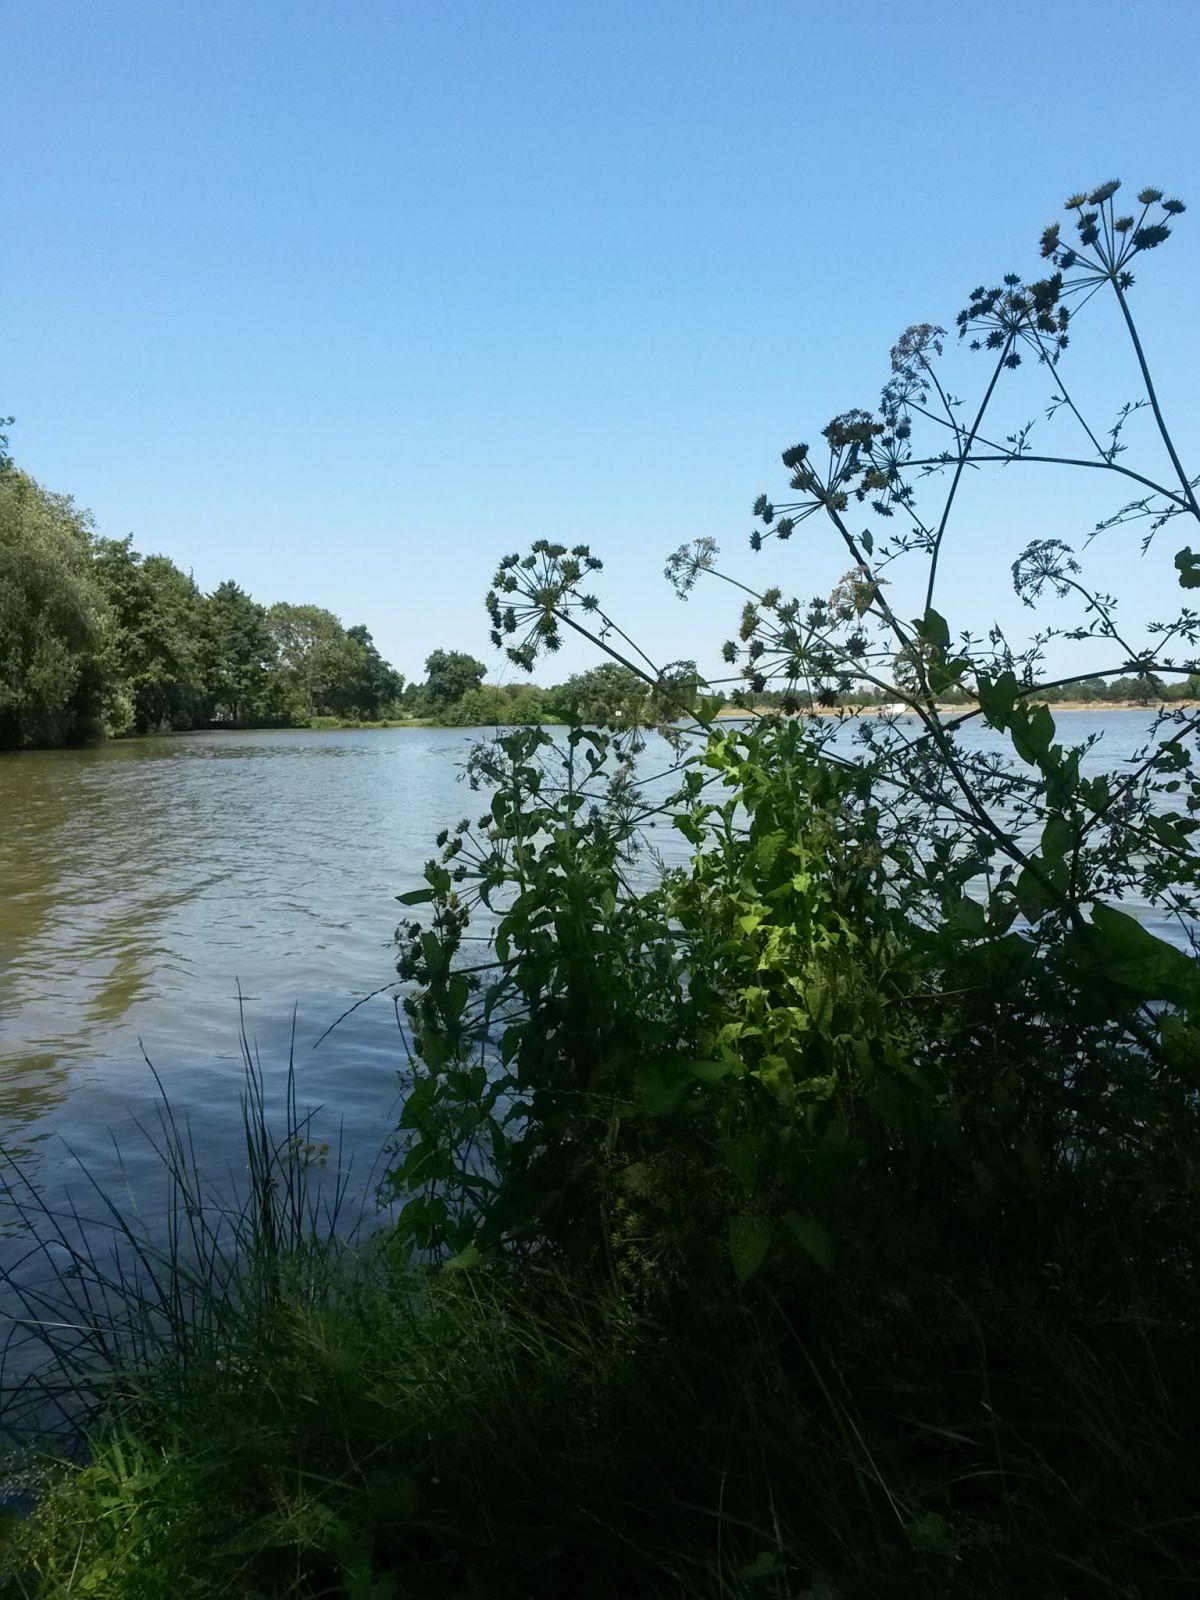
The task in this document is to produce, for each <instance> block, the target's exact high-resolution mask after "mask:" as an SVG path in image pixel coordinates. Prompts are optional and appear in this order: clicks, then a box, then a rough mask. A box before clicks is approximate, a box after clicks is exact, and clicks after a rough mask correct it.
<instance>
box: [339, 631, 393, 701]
mask: <svg viewBox="0 0 1200 1600" xmlns="http://www.w3.org/2000/svg"><path fill="white" fill-rule="evenodd" d="M346 637H347V639H350V640H352V641H353V642H354V643H355V644H356V645H357V646H358V647H359V649H360V651H361V652H362V654H361V659H360V664H359V668H358V686H357V694H358V699H357V701H356V704H357V705H358V707H359V708H360V710H361V711H362V713H363V715H364V716H366V717H370V718H376V717H380V716H382V715H383V714H384V712H386V711H387V710H388V708H389V707H390V706H392V705H394V704H395V702H396V701H397V700H399V698H400V696H401V695H402V694H403V693H404V677H403V674H401V673H399V672H397V671H396V669H395V667H393V666H392V665H391V663H390V662H387V661H385V660H384V659H383V657H382V656H381V655H380V653H379V651H378V650H377V649H376V647H375V641H374V640H373V639H372V637H371V634H370V631H369V630H368V628H367V626H366V624H365V623H362V622H360V623H357V624H356V625H355V626H354V627H353V628H347V629H346Z"/></svg>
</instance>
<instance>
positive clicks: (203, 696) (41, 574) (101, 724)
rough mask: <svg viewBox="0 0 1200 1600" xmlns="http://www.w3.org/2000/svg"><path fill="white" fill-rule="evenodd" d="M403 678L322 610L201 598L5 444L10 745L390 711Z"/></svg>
mask: <svg viewBox="0 0 1200 1600" xmlns="http://www.w3.org/2000/svg"><path fill="white" fill-rule="evenodd" d="M403 689H404V679H403V678H402V677H401V675H400V674H399V673H398V672H396V671H395V669H394V668H393V667H391V666H390V665H389V664H388V663H387V662H386V661H384V659H383V658H382V656H381V655H380V653H379V651H378V650H377V649H376V647H375V644H374V642H373V641H372V638H371V635H370V632H369V631H368V630H367V628H366V627H364V626H362V625H359V626H356V627H350V628H347V627H344V626H343V624H342V623H341V621H340V620H339V619H338V618H337V617H336V616H334V614H333V613H332V612H331V611H328V610H326V609H324V608H323V607H321V606H317V605H289V604H287V603H285V602H280V603H278V604H276V605H273V606H270V607H267V606H263V605H260V604H259V603H258V602H257V601H255V600H253V599H252V598H251V597H250V595H248V594H247V593H246V591H245V590H244V589H242V588H241V587H240V585H239V584H237V583H236V582H234V581H233V580H232V579H227V580H226V581H225V582H223V583H220V584H218V586H217V587H216V588H215V589H214V590H213V591H212V592H211V593H208V594H206V593H204V592H203V591H202V590H201V589H200V588H199V586H198V585H197V583H196V582H195V580H194V579H193V578H192V577H191V576H190V574H188V573H186V572H183V571H181V569H180V568H179V567H177V566H176V565H175V563H174V562H173V561H171V560H170V559H169V558H168V557H167V556H162V555H143V554H142V553H141V552H140V551H138V550H136V549H134V546H133V540H132V538H131V537H130V538H124V539H106V538H100V537H98V536H97V534H96V532H95V529H94V526H93V523H92V519H91V517H90V516H89V515H88V513H87V512H85V511H83V510H81V509H80V508H79V507H78V506H76V505H75V503H74V502H73V500H71V498H70V497H69V496H66V495H59V494H53V493H51V492H50V491H48V490H46V489H44V488H43V487H42V486H41V485H40V484H38V483H36V482H35V481H34V480H33V479H32V478H31V477H30V476H29V475H28V474H27V473H25V472H22V471H21V470H19V469H18V468H17V467H16V466H15V465H14V464H13V462H12V459H11V457H10V456H9V454H8V452H7V440H6V439H5V438H3V437H0V748H9V749H12V748H21V747H24V746H30V745H58V744H65V743H70V742H74V741H78V740H81V739H87V738H96V737H105V736H116V735H120V734H125V733H147V732H151V731H154V730H158V729H182V728H194V727H204V726H209V725H212V724H232V725H242V726H244V725H247V724H258V725H264V724H266V725H287V724H295V723H307V722H309V721H311V720H312V718H314V717H320V716H337V717H350V716H354V717H361V718H369V719H374V718H378V717H379V716H381V715H383V714H384V713H385V711H386V710H387V708H388V707H390V706H392V705H393V704H394V703H395V702H396V701H397V700H398V699H399V697H400V695H401V693H402V691H403Z"/></svg>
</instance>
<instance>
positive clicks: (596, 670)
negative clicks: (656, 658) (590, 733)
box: [554, 661, 649, 727]
mask: <svg viewBox="0 0 1200 1600" xmlns="http://www.w3.org/2000/svg"><path fill="white" fill-rule="evenodd" d="M648 700H649V687H648V685H647V684H646V682H645V680H644V679H642V678H639V677H638V675H637V674H636V673H635V672H633V671H631V670H630V668H628V667H623V666H620V665H619V664H618V663H617V662H615V661H602V662H601V663H600V664H599V665H598V666H595V667H590V668H589V669H588V670H587V671H586V672H576V673H573V674H572V676H571V677H569V678H568V679H567V681H566V682H565V683H563V684H559V685H558V687H557V688H556V689H555V690H554V703H555V706H556V707H557V709H558V710H559V712H560V713H561V714H562V715H563V716H574V717H577V718H578V719H579V721H581V722H587V723H596V724H600V725H603V726H606V727H616V726H621V725H625V726H629V725H633V724H637V723H640V722H641V721H642V720H643V719H644V717H645V713H646V707H647V703H648Z"/></svg>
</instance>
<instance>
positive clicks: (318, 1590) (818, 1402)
mask: <svg viewBox="0 0 1200 1600" xmlns="http://www.w3.org/2000/svg"><path fill="white" fill-rule="evenodd" d="M307 1282H308V1289H307V1292H306V1293H304V1294H295V1295H292V1296H289V1295H286V1294H285V1295H284V1296H282V1297H281V1298H280V1300H279V1301H278V1302H277V1304H276V1306H275V1307H274V1310H273V1314H272V1316H271V1319H270V1321H269V1323H266V1324H264V1323H262V1322H260V1321H258V1320H257V1319H255V1320H250V1319H247V1320H246V1321H245V1322H243V1323H241V1324H236V1323H235V1324H233V1325H231V1326H229V1327H227V1328H226V1329H225V1330H224V1332H223V1334H222V1338H221V1340H220V1343H219V1344H218V1346H216V1347H215V1348H214V1349H213V1351H212V1352H210V1353H209V1354H208V1355H206V1356H201V1357H200V1358H199V1359H196V1360H194V1361H192V1362H189V1363H188V1364H187V1365H182V1364H177V1363H176V1362H174V1361H173V1360H172V1359H171V1358H170V1354H169V1353H167V1359H166V1360H165V1361H163V1362H160V1364H159V1366H158V1369H157V1371H156V1372H155V1374H154V1375H153V1378H152V1379H150V1378H147V1379H144V1380H141V1381H136V1382H134V1383H128V1382H127V1383H126V1384H125V1385H124V1392H123V1393H122V1394H121V1395H120V1397H119V1398H114V1400H113V1401H112V1403H110V1406H109V1409H108V1411H107V1414H106V1415H105V1417H104V1419H103V1422H102V1423H101V1424H100V1425H98V1427H97V1428H96V1430H95V1432H94V1434H93V1446H92V1453H91V1458H90V1460H89V1462H88V1464H87V1465H85V1466H83V1467H80V1468H63V1469H60V1470H59V1472H58V1473H56V1474H55V1475H53V1476H52V1477H51V1479H50V1481H49V1487H48V1488H47V1490H46V1492H45V1494H44V1498H43V1500H42V1503H41V1506H40V1508H39V1510H38V1511H37V1513H36V1514H35V1516H34V1517H33V1519H32V1520H31V1521H30V1522H29V1523H28V1524H26V1525H25V1526H24V1527H22V1528H20V1529H18V1530H16V1532H15V1534H14V1535H10V1540H9V1543H8V1546H7V1550H8V1555H7V1567H8V1571H9V1573H10V1577H9V1580H8V1591H7V1592H8V1593H9V1594H11V1595H12V1596H14V1597H16V1596H30V1597H32V1596H35V1595H36V1596H39V1597H42V1600H59V1597H66V1596H68V1595H70V1596H75V1595H90V1596H99V1597H106V1600H107V1597H110V1596H111V1597H113V1600H118V1597H119V1600H127V1597H128V1600H142V1597H144V1600H158V1597H160V1596H162V1595H167V1594H169V1595H172V1596H196V1597H197V1600H201V1597H204V1600H207V1597H212V1596H217V1595H221V1596H226V1595H230V1596H232V1595H238V1596H247V1597H249V1596H255V1597H257V1596H264V1597H266V1596H270V1597H278V1596H285V1595H287V1596H306V1597H315V1596H318V1595H341V1596H345V1597H347V1600H366V1597H380V1596H387V1595H396V1596H399V1595H406V1596H413V1597H415V1600H421V1597H428V1600H456V1597H474V1596H488V1597H496V1600H504V1597H512V1600H518V1597H520V1600H537V1597H546V1600H550V1597H557V1596H561V1595H564V1594H569V1595H578V1596H581V1597H582V1596H616V1595H624V1594H629V1595H638V1596H641V1595H646V1596H649V1595H655V1596H673V1597H679V1600H684V1597H687V1596H695V1595H704V1596H714V1597H715V1596H717V1595H732V1596H737V1597H746V1600H751V1597H754V1596H764V1597H771V1596H778V1597H780V1600H782V1597H785V1596H786V1597H791V1596H794V1595H796V1594H798V1593H799V1594H803V1593H806V1592H812V1593H814V1594H820V1595H824V1596H826V1597H828V1600H835V1597H838V1596H841V1597H844V1600H858V1597H861V1600H874V1597H876V1596H878V1595H879V1594H880V1593H887V1594H895V1595H906V1594H911V1595H944V1594H955V1595H963V1596H981V1597H984V1596H986V1597H991V1600H1000V1597H1002V1596H1003V1597H1007V1596H1011V1595H1013V1594H1020V1593H1037V1594H1039V1595H1047V1596H1050V1595H1084V1594H1087V1595H1089V1596H1097V1595H1113V1596H1116V1595H1120V1596H1125V1597H1134V1596H1156V1595H1164V1594H1172V1593H1177V1594H1179V1595H1181V1596H1182V1595H1183V1594H1186V1593H1188V1592H1190V1584H1191V1581H1192V1576H1193V1573H1194V1566H1193V1565H1192V1563H1194V1560H1195V1559H1196V1556H1197V1555H1198V1554H1200V1524H1198V1519H1197V1513H1196V1508H1195V1503H1194V1489H1195V1464H1194V1461H1193V1459H1192V1452H1191V1442H1192V1439H1193V1438H1194V1427H1195V1423H1196V1420H1197V1418H1196V1416H1195V1405H1194V1396H1195V1394H1196V1392H1197V1381H1198V1379H1200V1373H1198V1372H1197V1369H1196V1355H1195V1348H1194V1345H1193V1344H1192V1342H1191V1341H1190V1340H1189V1339H1188V1338H1186V1337H1185V1336H1184V1334H1183V1332H1182V1331H1181V1330H1178V1329H1170V1328H1167V1327H1163V1326H1154V1327H1148V1326H1143V1325H1139V1324H1138V1323H1137V1322H1136V1321H1135V1320H1133V1319H1125V1318H1120V1317H1105V1316H1104V1315H1102V1314H1097V1313H1095V1312H1092V1313H1087V1314H1084V1315H1080V1313H1079V1312H1078V1310H1076V1311H1075V1312H1072V1311H1071V1310H1070V1309H1069V1308H1067V1307H1066V1306H1064V1307H1063V1308H1062V1309H1061V1311H1060V1312H1058V1313H1057V1314H1055V1313H1053V1312H1050V1313H1049V1314H1048V1307H1047V1303H1046V1301H1045V1300H1044V1299H1043V1300H1042V1301H1039V1302H1038V1303H1036V1304H1022V1303H1021V1302H1020V1301H1017V1302H1015V1303H1014V1301H1013V1299H1012V1297H1011V1296H1010V1295H1008V1294H1004V1295H1002V1294H999V1293H997V1292H996V1291H995V1290H994V1289H991V1288H989V1287H988V1285H987V1284H986V1282H975V1283H972V1284H970V1285H968V1284H965V1283H964V1282H963V1281H961V1280H959V1281H958V1282H956V1283H950V1282H948V1281H946V1280H945V1279H937V1278H926V1279H924V1280H922V1281H921V1282H920V1283H919V1284H918V1285H908V1286H904V1285H900V1284H896V1283H892V1284H889V1285H888V1286H887V1288H886V1290H885V1291H883V1292H876V1293H874V1294H873V1295H872V1296H871V1300H870V1304H869V1305H867V1304H864V1303H861V1302H859V1301H857V1300H856V1299H855V1297H854V1296H852V1295H849V1296H848V1295H847V1294H845V1293H844V1292H842V1291H838V1292H837V1293H834V1292H832V1291H828V1290H827V1291H825V1292H824V1293H823V1294H818V1295H815V1296H814V1297H813V1300H812V1303H811V1305H810V1306H809V1307H808V1309H807V1311H806V1313H805V1315H804V1316H803V1318H802V1319H801V1320H800V1321H799V1322H797V1321H796V1320H794V1319H792V1318H788V1317H785V1316H783V1314H782V1313H781V1312H780V1310H779V1309H778V1308H773V1307H771V1306H769V1305H767V1304H763V1303H760V1304H759V1305H757V1306H752V1305H750V1304H747V1303H742V1304H738V1303H736V1302H732V1301H729V1300H725V1301H719V1302H713V1301H705V1300H698V1299H696V1300H692V1301H690V1302H689V1303H687V1304H680V1305H679V1306H678V1307H677V1309H676V1312H675V1314H674V1316H672V1315H669V1314H667V1313H665V1312H660V1314H659V1315H658V1316H657V1317H655V1318H650V1317H647V1316H637V1315H635V1314H634V1313H632V1312H631V1311H630V1309H629V1307H628V1305H627V1304H626V1303H624V1302H623V1301H621V1300H620V1299H618V1298H616V1297H613V1296H612V1295H610V1294H608V1293H607V1292H605V1291H604V1290H602V1289H597V1288H591V1289H588V1288H585V1287H582V1286H581V1284H580V1281H579V1279H578V1277H577V1276H575V1275H567V1274H564V1273H561V1272H552V1271H547V1270H545V1269H535V1268H526V1269H523V1270H521V1271H518V1272H515V1273H513V1272H507V1271H506V1272H500V1271H498V1270H492V1271H479V1270H475V1271H471V1272H461V1273H451V1274H445V1273H443V1274H440V1275H438V1276H437V1277H436V1278H435V1279H433V1280H431V1281H429V1282H428V1283H427V1284H425V1285H424V1286H423V1287H422V1286H421V1285H420V1284H414V1283H413V1281H412V1280H411V1277H410V1276H409V1275H408V1274H407V1273H406V1274H405V1275H404V1278H403V1279H402V1280H401V1281H397V1282H392V1283H390V1284H389V1281H388V1276H387V1273H386V1270H385V1269H384V1268H382V1267H379V1266H378V1265H377V1268H376V1271H375V1272H374V1273H368V1272H367V1271H366V1270H365V1269H364V1268H363V1266H362V1264H361V1263H360V1264H359V1265H358V1267H355V1266H353V1265H351V1264H350V1263H347V1262H345V1261H343V1262H342V1263H341V1264H340V1265H338V1264H336V1263H335V1262H334V1261H333V1260H332V1259H331V1260H330V1263H329V1268H328V1273H327V1275H326V1277H325V1278H324V1279H323V1280H322V1282H321V1283H320V1287H319V1291H318V1292H314V1288H313V1280H312V1277H311V1274H310V1275H309V1277H308V1279H307ZM835 1329H836V1336H835V1333H834V1330H835Z"/></svg>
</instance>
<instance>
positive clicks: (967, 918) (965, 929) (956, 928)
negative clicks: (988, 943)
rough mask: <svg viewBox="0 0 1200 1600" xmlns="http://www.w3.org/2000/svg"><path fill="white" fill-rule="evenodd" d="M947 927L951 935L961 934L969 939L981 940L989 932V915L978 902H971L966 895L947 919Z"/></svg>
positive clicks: (953, 908)
mask: <svg viewBox="0 0 1200 1600" xmlns="http://www.w3.org/2000/svg"><path fill="white" fill-rule="evenodd" d="M946 926H947V928H949V930H950V931H951V933H957V934H961V935H963V936H964V937H965V938H968V939H981V938H982V937H983V935H984V934H985V933H986V932H987V915H986V913H985V912H984V909H983V907H982V906H981V905H980V904H979V902H978V900H971V899H970V898H969V897H968V896H966V895H964V896H963V897H962V899H961V900H959V901H958V902H957V903H956V904H955V905H954V906H953V907H952V909H951V911H950V913H949V915H948V916H947V918H946Z"/></svg>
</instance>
